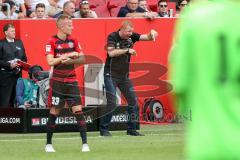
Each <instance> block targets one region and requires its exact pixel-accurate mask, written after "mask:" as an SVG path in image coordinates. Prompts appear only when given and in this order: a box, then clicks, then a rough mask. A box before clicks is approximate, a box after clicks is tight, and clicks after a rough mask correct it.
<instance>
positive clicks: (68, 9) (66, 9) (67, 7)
mask: <svg viewBox="0 0 240 160" xmlns="http://www.w3.org/2000/svg"><path fill="white" fill-rule="evenodd" d="M74 12H75V4H74V3H73V2H71V1H67V2H65V3H64V5H63V11H61V12H59V13H57V14H56V15H54V16H53V18H58V17H59V16H60V15H62V14H64V15H67V16H70V17H72V18H74V15H73V14H74Z"/></svg>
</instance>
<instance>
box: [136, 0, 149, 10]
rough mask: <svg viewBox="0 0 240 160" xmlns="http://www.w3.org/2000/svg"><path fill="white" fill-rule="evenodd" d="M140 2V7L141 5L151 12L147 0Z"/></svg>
mask: <svg viewBox="0 0 240 160" xmlns="http://www.w3.org/2000/svg"><path fill="white" fill-rule="evenodd" d="M138 4H139V7H141V8H142V9H144V10H145V11H147V12H149V9H148V4H147V0H139V1H138Z"/></svg>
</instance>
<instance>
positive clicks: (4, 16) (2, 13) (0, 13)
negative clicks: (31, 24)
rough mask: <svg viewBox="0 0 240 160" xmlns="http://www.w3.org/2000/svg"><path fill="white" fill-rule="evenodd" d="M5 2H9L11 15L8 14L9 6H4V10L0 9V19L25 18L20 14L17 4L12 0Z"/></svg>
mask: <svg viewBox="0 0 240 160" xmlns="http://www.w3.org/2000/svg"><path fill="white" fill-rule="evenodd" d="M4 3H8V4H9V5H10V17H8V14H7V6H2V11H0V19H19V18H23V17H21V16H20V15H18V14H17V13H16V12H15V11H16V4H15V3H14V2H13V1H11V0H6V1H5V2H4Z"/></svg>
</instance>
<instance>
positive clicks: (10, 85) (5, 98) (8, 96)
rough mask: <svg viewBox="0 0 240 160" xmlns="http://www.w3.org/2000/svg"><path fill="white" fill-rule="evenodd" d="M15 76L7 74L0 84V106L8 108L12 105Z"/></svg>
mask: <svg viewBox="0 0 240 160" xmlns="http://www.w3.org/2000/svg"><path fill="white" fill-rule="evenodd" d="M17 78H18V77H17V76H14V75H13V76H9V77H8V78H7V79H6V80H4V81H1V84H0V108H9V107H13V106H14V102H15V97H16V84H17Z"/></svg>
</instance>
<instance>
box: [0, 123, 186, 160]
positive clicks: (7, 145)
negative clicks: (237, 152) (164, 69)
mask: <svg viewBox="0 0 240 160" xmlns="http://www.w3.org/2000/svg"><path fill="white" fill-rule="evenodd" d="M140 132H141V133H144V134H145V136H143V137H132V136H127V135H126V131H114V132H111V133H112V135H113V137H100V136H99V133H98V132H89V133H88V143H89V145H90V149H91V152H88V153H82V152H81V140H80V137H79V133H77V132H76V133H75V132H74V133H55V134H54V137H53V146H54V148H55V150H56V152H55V153H45V151H44V146H45V134H0V160H181V159H183V157H184V155H183V148H184V130H183V125H182V124H169V125H142V126H141V130H140Z"/></svg>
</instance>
